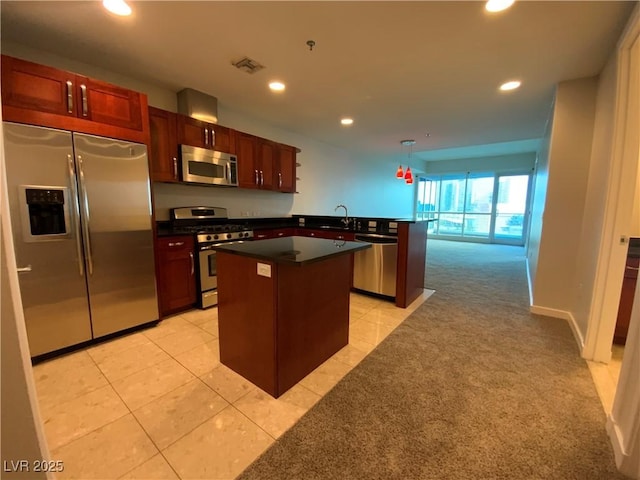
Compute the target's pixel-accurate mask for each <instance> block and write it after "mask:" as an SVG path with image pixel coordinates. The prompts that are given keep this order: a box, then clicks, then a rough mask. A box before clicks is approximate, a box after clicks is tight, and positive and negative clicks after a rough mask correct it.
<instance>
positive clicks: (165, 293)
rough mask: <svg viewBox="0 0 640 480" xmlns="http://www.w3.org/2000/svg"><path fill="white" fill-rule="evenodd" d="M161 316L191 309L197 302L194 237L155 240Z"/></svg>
mask: <svg viewBox="0 0 640 480" xmlns="http://www.w3.org/2000/svg"><path fill="white" fill-rule="evenodd" d="M156 258H157V262H158V263H157V268H156V270H157V274H158V297H159V303H160V315H161V316H166V315H168V314H170V313H174V312H177V311H180V310H185V309H187V308H191V307H192V306H194V305H195V303H196V276H195V258H194V245H193V237H191V236H173V237H160V238H158V239H157V240H156Z"/></svg>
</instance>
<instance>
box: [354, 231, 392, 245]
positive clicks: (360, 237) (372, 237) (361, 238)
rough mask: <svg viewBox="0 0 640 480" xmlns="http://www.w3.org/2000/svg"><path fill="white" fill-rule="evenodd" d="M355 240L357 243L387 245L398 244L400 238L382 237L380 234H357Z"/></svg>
mask: <svg viewBox="0 0 640 480" xmlns="http://www.w3.org/2000/svg"><path fill="white" fill-rule="evenodd" d="M355 240H356V241H357V242H367V243H386V244H396V243H398V237H394V236H392V235H381V234H378V233H362V234H356V236H355Z"/></svg>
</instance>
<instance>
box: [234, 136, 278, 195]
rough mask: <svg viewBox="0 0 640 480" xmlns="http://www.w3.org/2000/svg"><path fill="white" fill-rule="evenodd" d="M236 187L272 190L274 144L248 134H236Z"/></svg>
mask: <svg viewBox="0 0 640 480" xmlns="http://www.w3.org/2000/svg"><path fill="white" fill-rule="evenodd" d="M236 142H237V149H236V150H237V153H238V186H239V187H240V188H255V189H262V190H273V173H274V172H273V168H274V162H275V155H276V148H275V147H276V144H275V142H271V141H269V140H266V139H264V138H260V137H256V136H255V135H251V134H249V133H244V132H237V134H236Z"/></svg>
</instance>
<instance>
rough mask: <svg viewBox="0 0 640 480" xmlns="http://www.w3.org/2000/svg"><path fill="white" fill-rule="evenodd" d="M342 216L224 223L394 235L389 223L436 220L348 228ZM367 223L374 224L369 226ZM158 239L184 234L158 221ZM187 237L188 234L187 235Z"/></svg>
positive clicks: (354, 223) (360, 220) (357, 220)
mask: <svg viewBox="0 0 640 480" xmlns="http://www.w3.org/2000/svg"><path fill="white" fill-rule="evenodd" d="M343 219H344V217H343V216H323V215H293V216H291V217H271V218H230V219H228V220H226V221H225V222H224V223H229V224H234V225H243V226H245V227H246V228H250V229H252V230H271V229H276V228H287V227H290V228H294V227H295V228H307V229H311V230H313V229H322V230H329V231H341V232H353V233H381V234H387V235H389V234H390V235H394V234H395V233H396V231H395V230H393V229H390V228H389V223H393V222H396V223H420V222H424V223H428V222H433V221H436V220H411V219H394V218H382V217H349V219H350V222H349V225H348V226H345V225H344V222H343V221H342V220H343ZM369 222H375V226H374V224H371V225H370V224H369ZM156 224H157V235H158V237H166V236H171V235H185V233H184V232H174V231H173V230H172V229H171V223H170V222H168V221H158V222H156ZM187 235H189V234H187Z"/></svg>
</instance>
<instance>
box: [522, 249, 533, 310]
mask: <svg viewBox="0 0 640 480" xmlns="http://www.w3.org/2000/svg"><path fill="white" fill-rule="evenodd" d="M524 264H525V266H526V267H527V286H528V287H529V305H533V284H532V282H531V271H530V270H529V258H526V259H525V261H524Z"/></svg>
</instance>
